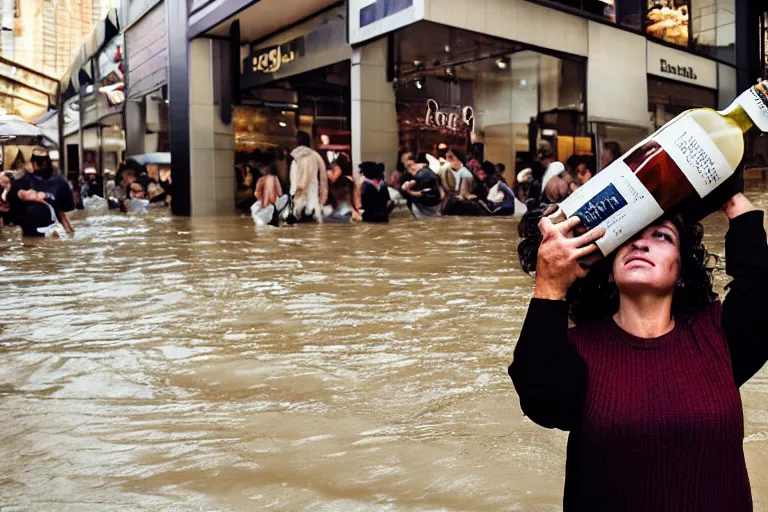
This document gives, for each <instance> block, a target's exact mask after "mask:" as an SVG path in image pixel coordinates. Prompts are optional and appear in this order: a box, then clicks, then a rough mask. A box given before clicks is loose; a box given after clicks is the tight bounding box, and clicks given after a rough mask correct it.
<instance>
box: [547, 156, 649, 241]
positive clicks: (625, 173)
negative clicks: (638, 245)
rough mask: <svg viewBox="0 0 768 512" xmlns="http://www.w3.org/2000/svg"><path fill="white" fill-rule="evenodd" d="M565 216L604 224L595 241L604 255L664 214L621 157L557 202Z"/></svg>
mask: <svg viewBox="0 0 768 512" xmlns="http://www.w3.org/2000/svg"><path fill="white" fill-rule="evenodd" d="M560 208H562V210H563V212H564V213H565V214H566V216H567V217H573V216H574V215H575V216H577V217H579V218H580V219H581V226H580V229H581V228H585V230H589V229H592V228H595V227H597V226H604V227H605V230H606V233H605V236H604V237H602V238H601V239H600V240H598V241H597V246H598V248H599V249H600V252H602V253H603V255H608V254H610V253H611V252H613V251H614V250H615V249H616V248H618V247H619V246H620V245H621V244H623V243H624V242H626V241H627V240H629V239H630V237H632V236H633V235H634V234H635V233H637V232H638V231H640V230H641V229H643V228H645V227H646V226H647V225H648V224H650V223H652V222H653V221H655V220H656V219H658V218H659V217H661V216H662V215H663V214H664V210H662V209H661V207H660V206H659V203H657V202H656V200H655V199H654V198H653V196H652V195H651V193H650V192H649V191H648V189H647V188H645V186H644V185H643V184H642V182H641V181H640V180H639V179H638V178H637V176H635V173H634V172H632V169H630V168H629V167H628V166H627V164H625V163H624V161H623V160H616V161H615V162H613V163H612V164H611V165H609V166H608V167H606V168H605V169H603V170H602V171H600V172H599V173H598V174H596V175H595V177H594V178H592V179H591V180H589V181H588V182H587V183H586V184H585V185H584V186H583V187H580V188H579V189H578V190H576V191H575V192H574V193H573V194H571V195H570V197H568V199H566V200H565V201H563V202H562V203H561V204H560Z"/></svg>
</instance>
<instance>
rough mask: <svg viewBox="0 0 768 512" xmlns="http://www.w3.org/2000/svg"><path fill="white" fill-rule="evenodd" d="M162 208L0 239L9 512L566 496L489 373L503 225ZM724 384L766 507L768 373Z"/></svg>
mask: <svg viewBox="0 0 768 512" xmlns="http://www.w3.org/2000/svg"><path fill="white" fill-rule="evenodd" d="M760 203H761V204H762V206H763V207H766V206H768V201H766V200H765V199H761V200H760ZM164 215H165V214H163V215H162V216H146V217H124V216H117V215H114V216H113V215H110V216H103V217H87V218H82V219H81V220H78V221H75V222H74V225H75V228H76V229H77V234H76V236H75V239H74V240H72V241H43V242H37V245H29V244H22V243H21V238H20V236H19V235H18V233H16V232H15V231H13V232H10V231H8V230H6V231H4V232H2V234H1V235H0V255H1V259H0V267H1V268H2V271H3V281H4V286H3V288H2V290H3V293H2V296H0V357H1V358H2V359H1V361H2V362H1V363H0V424H2V432H0V453H1V454H2V455H3V457H0V509H2V511H3V512H5V511H6V510H9V511H11V510H57V511H59V510H65V511H70V510H71V511H83V510H98V511H105V510H121V511H122V510H280V511H282V510H319V511H322V510H334V511H335V510H493V511H495V510H523V511H555V510H560V508H561V500H562V485H563V471H564V462H565V442H566V434H565V433H563V432H559V431H550V430H546V429H543V428H541V427H538V426H536V425H535V424H533V423H532V422H530V421H529V420H528V419H526V418H524V417H523V416H522V413H521V412H520V410H519V405H518V402H517V396H516V395H515V392H514V389H513V387H512V383H511V381H510V380H509V378H508V376H507V374H506V369H507V365H508V364H509V362H510V361H511V359H512V352H513V348H514V344H515V340H516V339H517V336H518V333H519V330H520V327H521V323H522V319H523V316H524V314H525V310H526V307H527V303H528V300H529V297H530V295H531V293H532V289H533V281H532V279H531V278H529V277H528V276H526V275H525V274H523V273H522V271H520V270H519V265H518V263H517V255H516V252H515V248H516V243H517V234H516V221H514V220H510V219H487V218H486V219H467V218H464V219H457V218H443V219H434V220H432V221H422V222H417V221H414V220H412V219H410V218H408V217H402V216H401V217H398V218H396V219H395V220H394V221H393V222H392V223H391V224H390V225H389V226H383V225H363V226H340V225H323V226H316V225H302V226H299V227H294V228H282V229H279V230H278V229H266V230H259V231H257V230H256V229H255V228H254V227H253V223H252V221H251V219H250V218H235V217H233V218H218V219H194V220H189V219H181V218H171V217H169V216H164ZM725 226H726V222H725V220H724V219H720V218H719V217H718V219H717V220H716V221H710V222H708V223H707V228H708V229H707V234H708V236H707V239H708V240H709V243H708V247H709V248H710V250H712V251H714V252H717V253H720V254H722V251H723V233H724V230H725ZM724 284H725V281H724V278H723V275H722V273H720V274H719V276H718V290H719V291H721V290H722V287H723V285H724ZM756 300H765V298H762V297H761V298H756ZM742 397H743V400H744V408H745V416H746V436H747V438H746V443H745V450H746V453H747V462H748V466H749V470H750V477H751V481H752V488H753V495H754V499H755V509H756V510H763V511H768V380H767V379H766V373H765V371H763V372H761V373H760V374H759V375H758V377H756V378H754V379H753V380H752V381H751V382H750V383H748V384H747V385H746V386H745V387H744V389H743V391H742Z"/></svg>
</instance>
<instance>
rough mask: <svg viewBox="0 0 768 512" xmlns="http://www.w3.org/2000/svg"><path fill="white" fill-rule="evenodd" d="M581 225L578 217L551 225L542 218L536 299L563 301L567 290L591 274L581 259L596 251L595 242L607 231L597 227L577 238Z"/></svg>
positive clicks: (546, 219)
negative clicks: (575, 231) (577, 227)
mask: <svg viewBox="0 0 768 512" xmlns="http://www.w3.org/2000/svg"><path fill="white" fill-rule="evenodd" d="M579 223H581V219H579V218H578V217H571V218H570V219H568V220H566V221H564V222H559V223H557V224H554V223H552V221H551V220H550V219H549V217H542V219H541V221H540V222H539V229H540V230H541V234H542V235H543V239H542V241H541V245H540V246H539V255H538V259H537V262H536V289H535V291H534V293H533V296H534V298H537V299H550V300H563V299H565V294H566V292H568V288H570V287H571V285H572V284H573V283H574V281H576V280H577V279H580V278H582V277H585V276H586V275H587V273H588V272H589V269H588V268H585V267H584V266H582V262H581V260H582V259H583V258H585V257H587V256H589V255H590V254H592V253H594V252H595V251H596V250H597V245H595V244H594V243H593V242H594V241H596V240H598V239H599V238H601V237H602V236H603V235H605V228H602V227H600V228H595V229H592V230H591V231H588V232H586V233H584V234H583V235H581V236H577V237H574V236H573V230H574V228H576V226H578V225H579Z"/></svg>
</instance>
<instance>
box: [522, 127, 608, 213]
mask: <svg viewBox="0 0 768 512" xmlns="http://www.w3.org/2000/svg"><path fill="white" fill-rule="evenodd" d="M620 156H621V147H620V146H619V144H618V143H616V142H606V143H605V145H604V146H603V149H602V168H603V169H605V168H606V167H608V166H609V165H610V164H612V163H613V162H614V161H615V160H616V159H617V158H619V157H620ZM595 174H597V170H596V165H595V162H594V159H593V158H591V157H586V156H581V155H571V156H570V157H569V158H568V159H567V160H566V161H565V163H562V162H560V161H558V160H557V156H556V155H555V153H554V152H553V151H552V149H551V146H550V145H549V143H546V142H545V143H543V144H542V145H541V146H539V149H538V151H537V153H536V159H535V160H534V162H533V165H532V166H531V167H529V168H526V169H524V170H523V171H521V172H520V173H518V175H517V184H516V193H517V195H518V197H519V198H520V199H521V200H522V201H524V202H528V201H530V202H531V203H533V204H534V205H537V204H541V203H547V204H554V203H559V202H561V201H563V200H565V199H566V198H568V196H570V195H571V194H572V193H573V192H574V191H575V190H577V189H578V188H579V187H581V186H583V185H584V184H585V183H587V182H588V181H589V180H591V179H592V178H593V177H594V175H595ZM529 206H530V203H529Z"/></svg>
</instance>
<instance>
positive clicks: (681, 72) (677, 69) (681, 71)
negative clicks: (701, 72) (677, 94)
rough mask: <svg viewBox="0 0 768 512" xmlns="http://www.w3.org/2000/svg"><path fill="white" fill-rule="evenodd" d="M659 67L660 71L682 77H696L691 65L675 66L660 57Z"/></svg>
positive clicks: (693, 78)
mask: <svg viewBox="0 0 768 512" xmlns="http://www.w3.org/2000/svg"><path fill="white" fill-rule="evenodd" d="M659 68H660V71H661V72H662V73H667V74H670V75H677V76H682V77H683V78H689V79H691V80H696V79H697V78H698V77H697V76H696V72H695V71H694V70H693V68H692V67H691V66H688V67H685V66H675V65H674V64H670V63H669V62H667V60H666V59H660V62H659Z"/></svg>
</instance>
